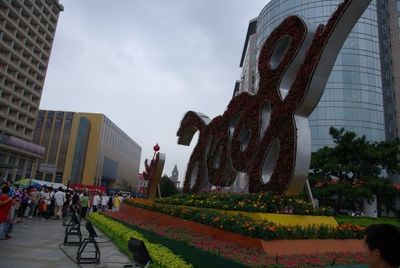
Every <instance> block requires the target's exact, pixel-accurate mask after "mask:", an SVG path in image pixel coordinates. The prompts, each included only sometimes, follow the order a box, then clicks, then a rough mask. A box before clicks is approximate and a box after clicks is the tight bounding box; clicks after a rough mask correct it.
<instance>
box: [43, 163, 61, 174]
mask: <svg viewBox="0 0 400 268" xmlns="http://www.w3.org/2000/svg"><path fill="white" fill-rule="evenodd" d="M56 171H57V166H56V165H50V164H40V165H39V172H43V173H56Z"/></svg>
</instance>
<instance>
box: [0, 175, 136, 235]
mask: <svg viewBox="0 0 400 268" xmlns="http://www.w3.org/2000/svg"><path fill="white" fill-rule="evenodd" d="M127 197H128V198H129V197H130V195H129V194H122V193H114V194H110V195H109V194H107V193H105V192H97V191H95V192H90V191H88V190H82V191H74V190H73V189H67V190H63V188H61V187H60V188H58V189H53V188H51V187H46V186H43V187H42V188H41V189H37V188H35V187H32V186H31V187H28V188H20V187H18V186H14V185H12V184H11V183H10V182H6V181H4V182H2V183H1V195H0V240H6V239H11V236H10V233H11V231H12V228H13V225H14V224H15V223H20V222H22V221H23V220H24V219H26V218H33V217H39V218H41V219H42V220H43V221H45V220H49V219H55V220H58V219H61V218H63V217H65V216H66V215H67V214H68V212H70V211H72V210H74V211H77V212H79V215H80V217H81V218H82V219H84V218H85V217H86V215H87V214H88V213H90V212H97V211H101V212H105V211H108V210H113V211H118V210H119V207H120V204H121V203H122V201H123V199H124V198H127Z"/></svg>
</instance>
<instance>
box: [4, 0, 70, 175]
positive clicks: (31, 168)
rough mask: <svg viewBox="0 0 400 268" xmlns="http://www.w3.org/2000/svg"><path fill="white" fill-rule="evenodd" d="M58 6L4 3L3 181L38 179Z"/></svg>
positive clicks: (32, 0) (48, 0)
mask: <svg viewBox="0 0 400 268" xmlns="http://www.w3.org/2000/svg"><path fill="white" fill-rule="evenodd" d="M62 10H63V6H62V5H61V4H60V3H59V1H58V0H25V1H8V0H0V176H1V177H2V178H7V179H8V180H12V181H14V180H18V179H20V178H29V177H32V175H33V174H35V173H36V167H37V163H38V160H39V159H40V158H42V157H43V156H44V151H45V150H44V148H43V147H41V146H38V145H36V144H34V143H32V138H33V131H34V127H35V121H36V116H37V111H38V109H39V103H40V98H41V95H42V90H43V85H44V81H45V77H46V72H47V66H48V63H49V58H50V53H51V49H52V45H53V40H54V35H55V31H56V26H57V21H58V17H59V14H60V12H61V11H62Z"/></svg>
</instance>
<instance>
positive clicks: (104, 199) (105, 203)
mask: <svg viewBox="0 0 400 268" xmlns="http://www.w3.org/2000/svg"><path fill="white" fill-rule="evenodd" d="M108 199H109V197H108V195H107V194H106V193H103V196H102V197H101V211H102V212H106V211H107V206H108Z"/></svg>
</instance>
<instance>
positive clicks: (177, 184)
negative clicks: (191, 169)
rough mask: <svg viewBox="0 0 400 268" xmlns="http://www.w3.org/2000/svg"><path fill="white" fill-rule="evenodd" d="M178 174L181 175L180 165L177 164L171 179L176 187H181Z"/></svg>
mask: <svg viewBox="0 0 400 268" xmlns="http://www.w3.org/2000/svg"><path fill="white" fill-rule="evenodd" d="M178 176H179V171H178V166H177V165H175V166H174V169H173V170H172V174H171V177H170V180H171V181H172V182H173V183H174V184H175V186H176V188H179V180H178Z"/></svg>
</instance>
